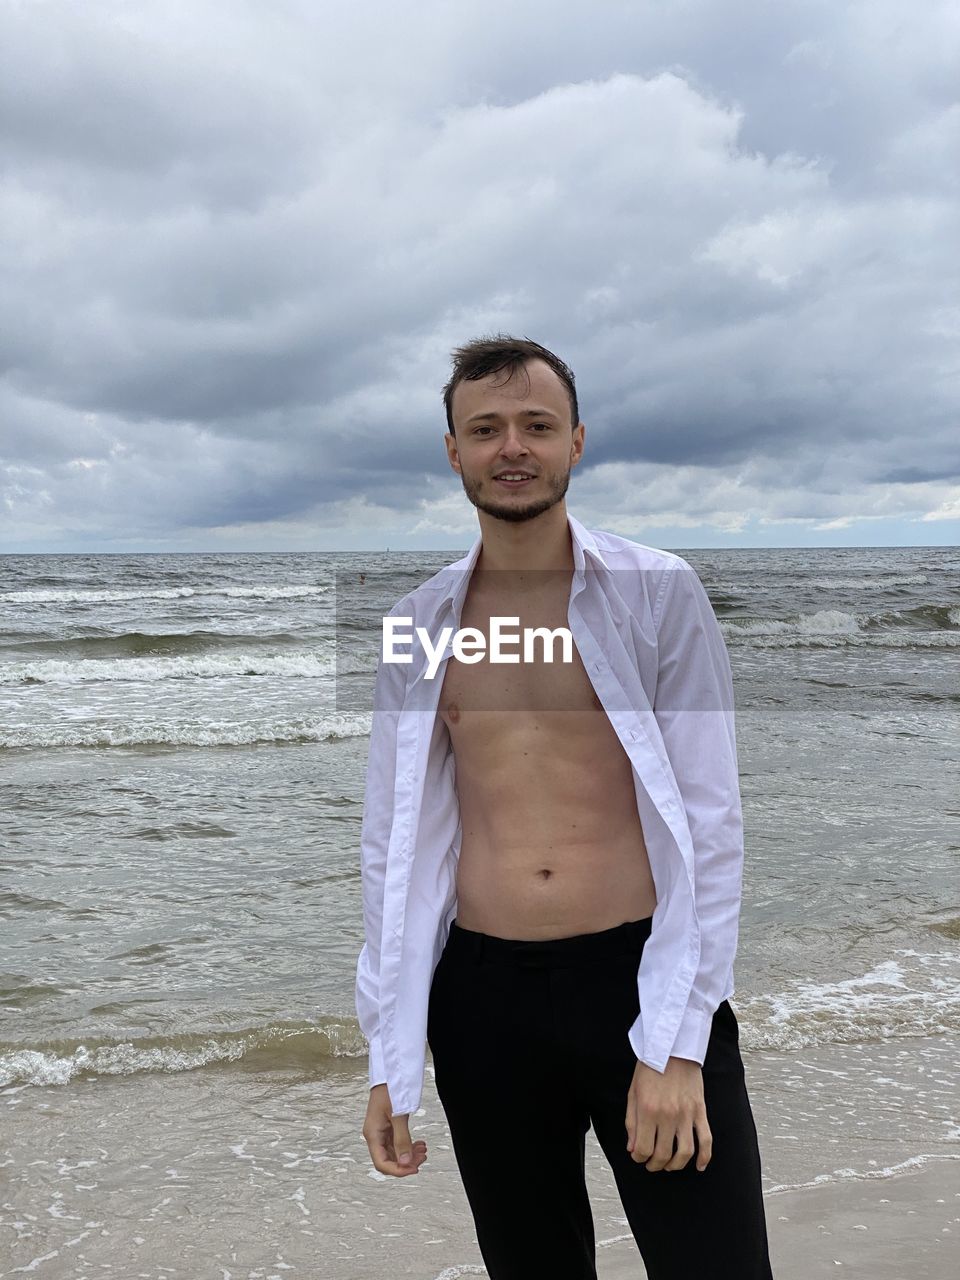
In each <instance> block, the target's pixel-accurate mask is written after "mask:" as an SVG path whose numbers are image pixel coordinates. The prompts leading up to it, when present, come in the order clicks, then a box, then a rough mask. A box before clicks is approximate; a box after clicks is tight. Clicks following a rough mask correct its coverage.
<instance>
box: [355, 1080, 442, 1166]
mask: <svg viewBox="0 0 960 1280" xmlns="http://www.w3.org/2000/svg"><path fill="white" fill-rule="evenodd" d="M392 1109H393V1108H392V1107H391V1104H390V1093H389V1090H388V1089H387V1086H386V1085H385V1084H376V1085H374V1086H373V1088H372V1089H371V1090H370V1101H369V1102H368V1103H367V1116H366V1119H365V1120H364V1122H363V1136H364V1138H365V1139H366V1141H367V1146H368V1147H369V1148H370V1159H371V1160H372V1161H373V1167H374V1168H375V1169H378V1170H379V1171H380V1173H390V1174H392V1175H393V1176H394V1177H395V1178H405V1177H406V1176H407V1174H408V1173H419V1172H420V1166H421V1165H422V1164H423V1162H424V1160H426V1158H427V1144H426V1143H425V1142H424V1141H423V1140H422V1139H420V1140H419V1141H417V1142H411V1141H410V1125H409V1119H410V1117H409V1116H393V1117H391V1115H390V1113H391V1111H392Z"/></svg>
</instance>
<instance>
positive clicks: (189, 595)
mask: <svg viewBox="0 0 960 1280" xmlns="http://www.w3.org/2000/svg"><path fill="white" fill-rule="evenodd" d="M332 590H333V588H332V587H330V586H325V585H324V584H322V583H316V584H308V583H304V584H302V585H290V586H285V587H268V586H266V585H263V586H257V587H213V586H211V587H152V588H149V587H148V588H145V589H143V590H140V589H138V588H131V589H130V590H127V591H122V590H114V589H107V588H104V589H101V590H97V589H96V588H93V589H89V590H74V589H71V588H67V587H64V588H57V589H53V590H49V591H47V590H40V589H37V590H33V591H30V590H28V591H0V603H3V604H112V603H114V602H123V603H127V602H129V601H133V600H189V599H194V598H196V599H198V600H207V599H210V598H212V597H226V598H232V599H237V600H299V599H302V598H303V597H305V596H322V595H327V594H328V593H329V592H330V591H332Z"/></svg>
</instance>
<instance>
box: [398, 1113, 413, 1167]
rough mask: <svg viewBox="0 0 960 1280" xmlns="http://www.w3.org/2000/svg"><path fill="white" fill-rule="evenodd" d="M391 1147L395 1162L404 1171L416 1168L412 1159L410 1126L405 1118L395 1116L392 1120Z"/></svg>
mask: <svg viewBox="0 0 960 1280" xmlns="http://www.w3.org/2000/svg"><path fill="white" fill-rule="evenodd" d="M393 1146H394V1150H395V1151H396V1153H397V1161H398V1163H399V1164H401V1165H402V1166H403V1167H404V1168H405V1169H406V1168H407V1167H408V1166H410V1167H412V1168H414V1169H415V1168H416V1167H417V1165H416V1162H415V1161H414V1158H413V1141H412V1139H411V1137H410V1125H409V1122H408V1120H407V1117H406V1116H396V1117H395V1118H394V1120H393Z"/></svg>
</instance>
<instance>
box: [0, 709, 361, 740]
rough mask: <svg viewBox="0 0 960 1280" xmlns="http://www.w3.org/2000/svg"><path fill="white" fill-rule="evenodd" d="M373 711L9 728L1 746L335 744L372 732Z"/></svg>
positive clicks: (8, 726) (12, 726) (2, 737)
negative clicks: (253, 719) (260, 718)
mask: <svg viewBox="0 0 960 1280" xmlns="http://www.w3.org/2000/svg"><path fill="white" fill-rule="evenodd" d="M370 723H371V717H370V715H369V713H367V714H363V713H356V714H351V713H346V712H344V713H335V712H331V713H329V714H327V715H322V716H320V717H319V718H316V719H305V718H300V719H295V718H294V719H289V720H282V721H265V722H264V723H262V724H256V723H245V722H243V721H230V720H221V721H217V720H204V721H202V722H197V723H183V722H178V721H166V722H164V721H157V722H151V723H150V724H90V723H86V724H78V725H70V724H64V723H62V722H61V723H57V724H55V725H29V724H25V725H7V726H5V727H4V729H3V730H2V731H0V747H20V748H23V747H34V748H35V747H136V746H178V747H227V746H230V747H243V746H252V745H254V744H256V743H266V742H271V743H272V742H330V741H335V740H336V739H338V738H361V737H366V735H367V734H369V732H370Z"/></svg>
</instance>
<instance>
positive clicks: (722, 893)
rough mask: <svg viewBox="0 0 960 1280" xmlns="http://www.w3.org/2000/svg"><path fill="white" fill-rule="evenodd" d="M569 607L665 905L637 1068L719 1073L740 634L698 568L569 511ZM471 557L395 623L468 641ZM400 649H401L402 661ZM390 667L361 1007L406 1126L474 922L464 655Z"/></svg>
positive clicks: (368, 826)
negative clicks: (466, 877)
mask: <svg viewBox="0 0 960 1280" xmlns="http://www.w3.org/2000/svg"><path fill="white" fill-rule="evenodd" d="M567 518H568V521H569V527H570V534H571V542H572V548H573V557H574V572H573V578H572V581H571V585H570V599H569V604H568V610H567V626H568V627H569V629H570V631H571V633H572V635H573V640H574V643H575V645H576V647H577V651H578V653H579V655H580V658H581V660H582V662H583V664H584V667H585V669H586V672H587V675H588V676H589V678H590V681H591V683H592V685H593V687H594V689H595V690H596V693H597V696H598V697H599V699H600V701H601V703H602V704H603V708H604V710H605V712H606V714H607V717H608V719H609V721H610V723H611V725H612V726H613V729H614V731H615V732H616V734H617V737H618V738H619V740H620V742H621V744H622V745H623V749H624V751H625V752H626V753H627V756H628V757H629V759H630V762H631V764H632V765H633V780H634V786H635V790H636V796H637V811H638V813H639V816H640V821H641V824H642V827H643V835H644V841H645V843H646V847H647V853H648V856H649V859H650V868H651V871H652V873H653V880H654V885H655V888H656V893H657V906H656V909H655V911H654V913H653V923H652V930H651V933H650V936H649V938H648V939H647V941H646V943H645V945H644V948H643V954H642V956H641V959H640V964H639V968H638V972H637V989H638V994H639V1001H640V1013H639V1014H638V1015H637V1019H636V1021H635V1022H634V1023H633V1025H632V1026H631V1027H630V1028H629V1032H628V1034H629V1040H630V1044H631V1046H632V1048H633V1051H634V1054H635V1055H636V1057H637V1059H638V1060H640V1061H642V1062H645V1063H647V1064H648V1065H649V1066H651V1067H653V1068H654V1070H656V1071H663V1070H664V1068H665V1067H666V1064H667V1059H668V1058H670V1057H671V1056H673V1057H679V1058H690V1059H693V1060H694V1061H695V1062H699V1063H700V1064H701V1065H702V1063H703V1060H704V1058H705V1056H706V1051H707V1042H708V1040H709V1038H710V1029H711V1023H712V1019H713V1014H714V1012H715V1011H716V1009H717V1006H718V1005H719V1004H720V1003H721V1002H722V1001H723V1000H725V999H727V998H728V997H729V996H731V995H732V994H733V991H734V983H733V962H734V956H735V954H736V949H737V935H738V928H739V917H740V893H741V878H742V871H743V818H742V814H741V807H740V786H739V777H738V772H737V747H736V732H735V725H734V706H733V682H732V678H731V673H730V662H729V658H728V655H727V650H726V645H725V644H724V640H723V635H722V633H721V631H720V626H719V624H718V622H717V619H716V615H715V614H714V612H713V607H712V605H711V604H710V600H709V598H708V596H707V593H706V591H705V590H704V588H703V584H702V583H701V582H700V579H699V578H698V576H697V574H696V572H695V571H694V570H693V568H692V567H691V566H690V565H689V564H688V563H687V561H685V560H684V559H682V558H681V557H680V556H678V555H675V554H673V553H672V552H670V551H659V550H657V549H655V548H653V547H647V546H643V545H642V544H640V543H636V542H631V541H629V540H628V539H626V538H621V537H618V536H617V535H616V534H611V533H605V532H602V531H600V530H594V531H590V530H588V529H586V528H584V526H583V525H582V524H581V523H580V522H579V521H578V520H576V519H575V518H574V517H573V516H571V515H569V513H568V517H567ZM481 545H482V539H481V538H479V537H478V538H477V541H476V542H475V543H474V545H473V547H472V548H471V550H470V552H469V553H468V554H467V555H466V556H465V557H464V558H463V559H462V560H458V561H457V562H456V563H454V564H451V565H448V566H447V567H446V568H445V569H442V570H440V572H439V573H437V574H435V575H434V576H433V577H432V578H430V579H429V580H428V581H427V582H424V583H422V584H421V585H420V586H419V587H417V588H416V589H415V590H414V591H412V592H410V593H409V594H408V595H406V596H405V597H404V598H403V599H402V600H401V601H399V602H398V603H397V604H396V605H395V606H394V607H393V608H392V609H391V610H390V614H391V615H392V616H395V617H407V618H411V619H412V625H411V627H409V628H406V627H405V628H403V630H404V631H410V632H413V634H414V635H415V634H416V632H415V629H416V628H417V627H424V628H426V630H427V633H428V634H429V636H430V637H431V644H432V646H434V647H435V646H436V643H437V639H438V637H439V635H440V632H441V630H442V629H443V628H444V627H451V628H453V630H454V632H456V631H458V630H459V629H460V616H461V611H462V609H463V603H464V598H465V596H466V593H467V587H468V585H469V579H470V574H471V572H472V570H473V568H474V566H475V564H476V561H477V558H478V556H479V554H480V549H481ZM398 648H399V647H398ZM399 651H400V652H410V653H411V654H412V662H410V663H408V664H403V663H392V662H384V661H383V660H382V657H381V660H380V662H379V663H378V667H377V678H376V684H375V690H374V709H373V724H372V729H371V734H370V753H369V759H368V764H367V781H366V796H365V801H364V812H363V822H362V826H361V835H360V852H361V868H362V888H363V919H364V932H365V942H364V945H363V947H362V949H361V951H360V956H359V959H358V962H357V985H356V1004H357V1017H358V1019H359V1022H360V1028H361V1030H362V1031H363V1034H364V1036H365V1037H366V1038H367V1040H368V1042H369V1045H370V1085H371V1087H372V1086H373V1085H376V1084H381V1083H383V1082H386V1084H387V1086H388V1089H389V1092H390V1100H391V1104H392V1107H393V1114H394V1115H408V1114H411V1113H413V1112H414V1111H416V1110H417V1108H418V1107H419V1105H420V1095H421V1090H422V1087H423V1074H424V1064H425V1058H426V1028H427V1005H428V1000H429V995H430V986H431V982H432V980H433V972H434V969H435V968H436V965H437V962H438V961H439V959H440V955H441V953H442V951H443V948H444V946H445V944H446V940H447V935H448V933H449V931H450V922H451V920H453V918H454V917H455V916H456V913H457V899H456V869H457V859H458V857H459V854H460V837H461V829H460V806H459V801H458V798H457V793H456V788H455V773H454V757H453V749H452V746H451V743H450V735H449V733H448V731H447V727H446V725H445V724H444V722H443V720H442V719H441V718H440V716H439V715H438V714H437V709H438V704H439V699H440V691H441V688H442V686H443V677H444V673H445V671H446V662H447V660H448V658H449V656H450V645H449V643H448V645H447V649H446V654H445V657H444V659H443V661H442V662H441V663H440V666H439V669H438V670H437V673H436V675H435V676H434V677H433V679H429V680H428V679H425V678H424V677H425V673H426V670H427V665H428V661H427V655H426V652H425V650H424V648H423V646H421V645H420V644H419V643H418V642H417V641H416V640H414V642H413V644H412V647H411V648H409V649H404V648H399Z"/></svg>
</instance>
